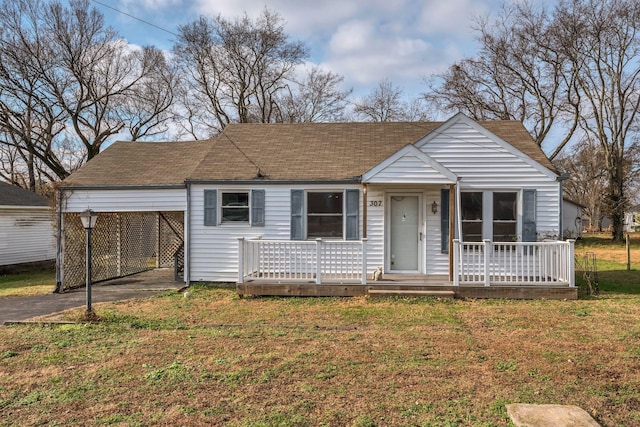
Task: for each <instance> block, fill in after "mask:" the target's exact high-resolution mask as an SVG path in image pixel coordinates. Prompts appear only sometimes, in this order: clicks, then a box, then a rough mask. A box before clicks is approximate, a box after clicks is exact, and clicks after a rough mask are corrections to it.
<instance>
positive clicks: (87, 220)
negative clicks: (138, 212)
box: [80, 209, 98, 314]
mask: <svg viewBox="0 0 640 427" xmlns="http://www.w3.org/2000/svg"><path fill="white" fill-rule="evenodd" d="M80 221H82V226H83V227H84V229H85V230H86V232H87V239H86V241H87V250H86V258H85V265H86V268H87V269H86V280H87V314H89V313H91V311H92V310H91V230H93V229H94V228H95V226H96V222H97V221H98V214H97V213H96V212H94V211H92V210H91V209H87V210H85V211H84V212H81V213H80Z"/></svg>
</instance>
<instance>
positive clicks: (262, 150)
mask: <svg viewBox="0 0 640 427" xmlns="http://www.w3.org/2000/svg"><path fill="white" fill-rule="evenodd" d="M441 124H442V122H416V123H406V122H402V123H399V122H384V123H379V122H378V123H295V124H230V125H228V126H227V127H226V128H225V131H224V133H223V134H222V135H219V136H218V137H216V138H213V139H211V140H206V141H198V142H162V143H159V142H117V143H115V144H113V145H112V146H111V147H109V148H108V149H106V150H105V151H104V152H102V153H100V154H99V155H98V156H96V157H95V158H93V159H92V160H91V161H90V162H88V163H87V164H86V165H85V166H84V167H82V168H81V169H80V170H78V171H77V172H75V173H73V174H72V175H71V176H70V177H69V178H67V179H66V180H65V181H64V185H65V186H67V187H75V186H83V187H84V186H137V185H140V186H147V185H180V184H183V183H184V181H185V180H191V181H214V180H252V179H256V178H260V179H266V180H287V181H289V180H291V181H294V180H304V181H310V180H351V179H353V178H354V177H359V176H361V175H362V174H364V173H365V172H366V171H368V170H369V169H371V168H372V167H373V166H375V165H376V164H378V163H380V162H381V161H383V160H384V159H386V158H387V157H389V156H391V155H392V154H393V153H395V152H396V151H398V150H399V149H400V148H402V147H404V146H406V145H408V144H413V143H415V142H416V141H418V140H419V139H421V138H422V137H424V136H425V135H427V134H429V133H430V132H432V131H433V130H434V129H436V128H437V127H438V126H440V125H441ZM479 124H480V125H481V126H483V127H484V128H485V129H487V130H488V131H490V132H492V133H494V134H495V135H497V136H498V137H500V138H501V139H503V140H505V141H506V142H508V143H509V144H511V145H512V146H514V147H515V148H517V149H518V150H520V151H522V152H523V153H525V154H526V155H528V156H529V157H531V158H533V159H534V160H536V161H537V162H539V163H540V164H542V165H543V166H545V167H546V168H549V169H550V170H552V171H554V172H555V169H554V167H553V165H552V164H551V162H550V161H549V160H548V159H547V157H546V156H545V154H544V153H543V152H542V150H541V149H540V147H539V146H538V145H537V144H536V143H535V142H534V141H533V139H532V138H531V136H530V135H529V133H528V132H527V131H526V129H525V128H524V127H523V126H522V124H521V123H520V122H513V121H488V122H479ZM259 174H260V175H259Z"/></svg>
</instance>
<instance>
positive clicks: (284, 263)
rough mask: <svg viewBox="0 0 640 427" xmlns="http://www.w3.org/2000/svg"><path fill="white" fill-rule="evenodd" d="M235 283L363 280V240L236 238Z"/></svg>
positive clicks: (365, 257) (365, 246) (364, 273)
mask: <svg viewBox="0 0 640 427" xmlns="http://www.w3.org/2000/svg"><path fill="white" fill-rule="evenodd" d="M238 254H239V256H238V283H245V282H247V281H250V280H273V281H277V282H285V281H289V282H293V281H297V282H300V281H313V282H314V283H315V284H318V285H319V284H322V283H323V281H325V282H326V281H332V282H344V281H355V282H358V283H362V284H363V285H364V284H366V283H367V271H366V265H367V241H366V239H363V240H322V239H316V240H310V241H306V240H303V241H297V240H262V239H255V240H254V239H252V240H249V239H244V238H240V239H238Z"/></svg>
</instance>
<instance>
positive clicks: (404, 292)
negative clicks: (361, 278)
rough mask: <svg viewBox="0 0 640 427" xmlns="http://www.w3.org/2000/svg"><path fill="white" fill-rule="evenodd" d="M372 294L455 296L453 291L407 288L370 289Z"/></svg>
mask: <svg viewBox="0 0 640 427" xmlns="http://www.w3.org/2000/svg"><path fill="white" fill-rule="evenodd" d="M368 293H369V295H371V296H381V297H382V296H395V297H438V298H453V297H454V296H455V292H453V291H434V290H429V291H423V290H417V289H416V290H407V289H369V291H368Z"/></svg>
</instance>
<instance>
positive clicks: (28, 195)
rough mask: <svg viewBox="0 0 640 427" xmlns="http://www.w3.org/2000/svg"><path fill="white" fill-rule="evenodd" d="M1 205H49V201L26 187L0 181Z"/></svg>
mask: <svg viewBox="0 0 640 427" xmlns="http://www.w3.org/2000/svg"><path fill="white" fill-rule="evenodd" d="M0 206H49V201H48V200H47V199H46V198H45V197H42V196H40V195H38V194H35V193H32V192H31V191H28V190H25V189H24V188H20V187H17V186H15V185H11V184H7V183H6V182H2V181H0Z"/></svg>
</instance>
